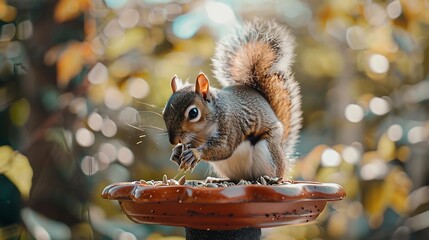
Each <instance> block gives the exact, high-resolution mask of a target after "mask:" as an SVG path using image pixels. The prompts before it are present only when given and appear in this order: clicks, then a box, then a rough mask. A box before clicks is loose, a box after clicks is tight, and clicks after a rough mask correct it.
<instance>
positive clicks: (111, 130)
mask: <svg viewBox="0 0 429 240" xmlns="http://www.w3.org/2000/svg"><path fill="white" fill-rule="evenodd" d="M117 130H118V127H117V126H116V123H115V122H114V121H113V120H112V119H110V118H105V119H104V120H103V126H102V127H101V133H103V135H104V136H106V137H113V136H115V134H116V132H117Z"/></svg>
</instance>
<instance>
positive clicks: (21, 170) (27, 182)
mask: <svg viewBox="0 0 429 240" xmlns="http://www.w3.org/2000/svg"><path fill="white" fill-rule="evenodd" d="M0 173H2V174H4V175H5V176H6V177H7V178H9V180H10V181H11V182H13V184H15V186H16V187H17V188H18V190H19V192H21V196H22V197H23V198H28V196H29V194H30V188H31V180H32V178H33V169H32V168H31V166H30V163H29V162H28V158H27V157H25V156H24V155H22V154H21V153H19V152H16V151H14V150H13V149H12V148H11V147H10V146H0Z"/></svg>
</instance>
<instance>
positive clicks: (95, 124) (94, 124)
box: [88, 112, 103, 131]
mask: <svg viewBox="0 0 429 240" xmlns="http://www.w3.org/2000/svg"><path fill="white" fill-rule="evenodd" d="M88 126H89V127H90V128H91V129H92V130H94V131H100V130H101V128H102V127H103V118H102V117H101V115H100V114H98V113H97V112H93V113H91V115H89V117H88Z"/></svg>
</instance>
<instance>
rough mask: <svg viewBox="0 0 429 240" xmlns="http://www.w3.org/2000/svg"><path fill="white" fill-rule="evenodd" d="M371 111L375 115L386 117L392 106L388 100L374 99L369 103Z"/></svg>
mask: <svg viewBox="0 0 429 240" xmlns="http://www.w3.org/2000/svg"><path fill="white" fill-rule="evenodd" d="M369 109H370V110H371V111H372V112H373V113H374V114H375V115H384V114H386V113H387V112H389V110H390V106H389V102H387V101H386V99H383V98H379V97H374V98H372V99H371V100H370V101H369Z"/></svg>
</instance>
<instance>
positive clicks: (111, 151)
mask: <svg viewBox="0 0 429 240" xmlns="http://www.w3.org/2000/svg"><path fill="white" fill-rule="evenodd" d="M99 151H100V152H103V153H105V154H106V155H107V156H108V157H109V160H110V162H113V161H115V160H116V157H117V154H118V150H117V149H116V147H115V146H114V145H113V144H111V143H102V144H101V145H100V148H99Z"/></svg>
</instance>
